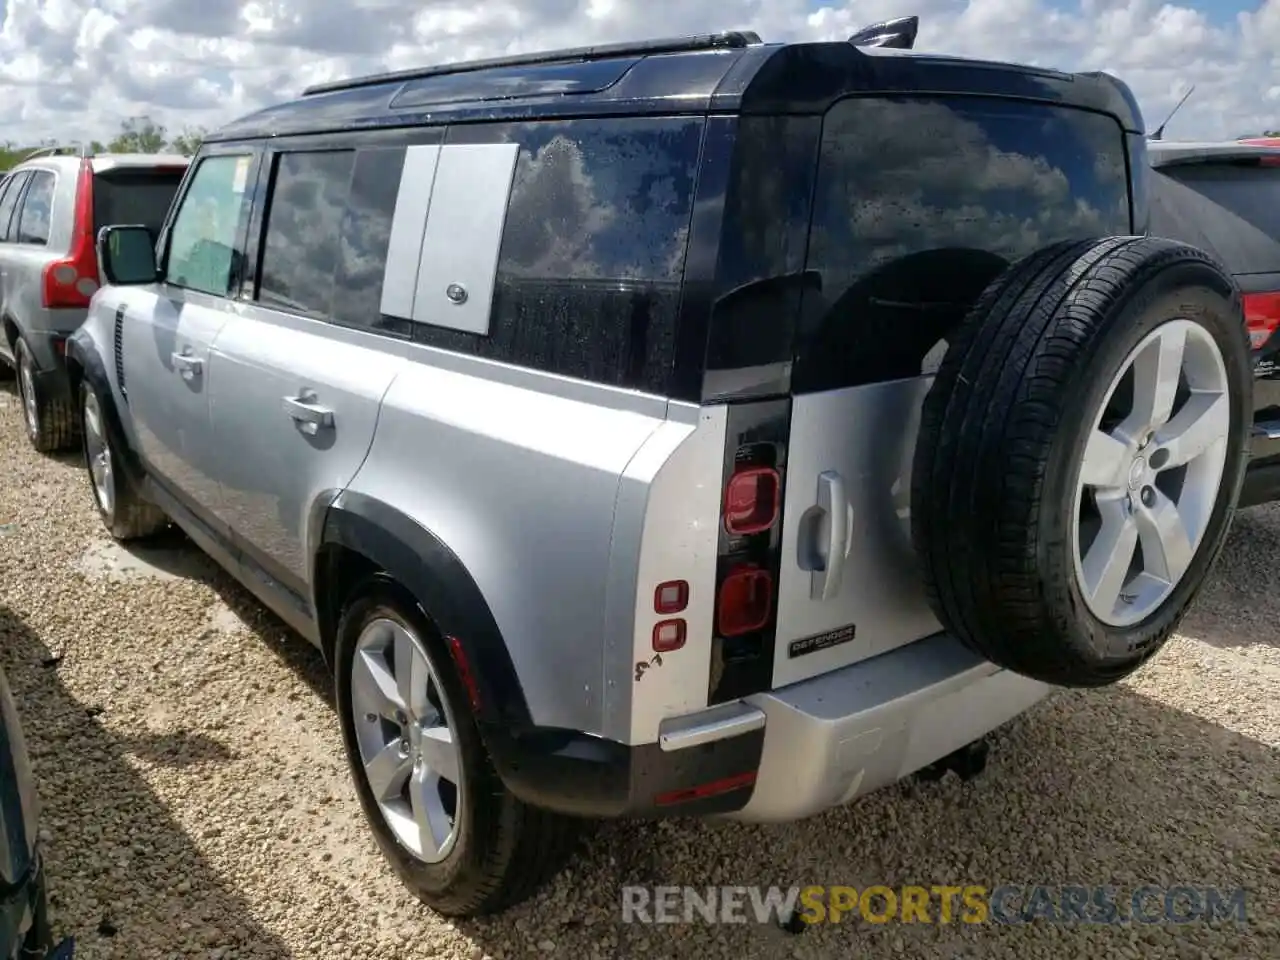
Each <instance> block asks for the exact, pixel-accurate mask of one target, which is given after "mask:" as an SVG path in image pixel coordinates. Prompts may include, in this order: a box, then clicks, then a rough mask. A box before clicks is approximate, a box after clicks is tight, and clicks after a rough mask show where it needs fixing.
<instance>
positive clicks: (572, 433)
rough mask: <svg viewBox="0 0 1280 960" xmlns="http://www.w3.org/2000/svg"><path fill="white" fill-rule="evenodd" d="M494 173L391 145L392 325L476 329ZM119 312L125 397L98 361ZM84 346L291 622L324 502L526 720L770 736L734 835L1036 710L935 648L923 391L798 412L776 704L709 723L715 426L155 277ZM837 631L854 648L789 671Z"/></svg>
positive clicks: (695, 416)
mask: <svg viewBox="0 0 1280 960" xmlns="http://www.w3.org/2000/svg"><path fill="white" fill-rule="evenodd" d="M515 159H516V148H515V146H514V145H511V144H491V145H490V144H486V145H483V146H475V145H460V146H444V147H412V148H410V149H409V151H408V154H407V159H406V163H405V166H404V170H403V173H402V177H401V181H400V186H399V193H398V195H397V197H398V199H397V203H396V209H395V217H394V219H393V223H392V228H391V235H392V237H393V242H394V244H395V247H394V249H393V250H392V253H391V255H390V256H388V258H387V267H386V269H385V272H384V275H383V281H384V283H383V290H382V300H381V305H382V310H383V312H384V313H386V314H388V315H390V316H394V317H400V318H403V319H404V320H405V321H416V322H430V323H432V324H435V325H443V326H450V327H452V328H454V329H455V330H457V331H461V332H464V333H471V334H475V333H481V334H483V333H484V332H486V331H487V330H488V329H489V324H490V313H491V302H492V299H493V296H494V288H495V283H496V281H495V275H496V270H497V260H498V239H499V237H500V236H501V233H502V223H503V221H502V217H503V215H504V214H503V211H505V210H506V207H507V198H508V196H509V194H510V191H511V190H512V170H513V169H514V166H515ZM460 198H461V200H464V201H465V203H463V202H460ZM455 287H457V288H461V289H462V290H463V292H464V295H463V296H461V297H457V296H455V295H454V294H456V292H457V291H456V290H455V289H454V288H455ZM451 290H452V291H453V293H451V292H450V291H451ZM121 306H123V307H125V309H126V320H125V321H124V337H123V348H124V357H123V363H124V369H125V372H126V378H127V384H128V401H127V403H126V402H125V399H124V397H123V395H122V394H121V393H120V390H119V383H118V382H117V381H116V378H115V372H114V370H115V367H114V362H113V361H112V359H111V358H112V357H113V349H114V347H113V323H114V317H115V313H116V310H117V308H119V307H121ZM87 332H88V336H89V337H90V338H91V339H92V341H93V343H94V344H95V347H96V349H97V350H98V351H99V352H100V355H101V357H102V358H103V360H104V364H103V365H104V367H105V368H106V369H107V370H108V371H110V377H111V381H112V384H113V387H114V392H115V398H114V399H115V404H116V408H117V410H118V411H119V413H120V417H121V420H122V422H123V426H124V431H125V434H126V436H127V437H128V438H129V440H130V442H131V443H133V444H134V445H135V448H136V450H137V452H138V454H139V456H140V458H141V460H142V462H143V465H144V466H145V468H146V469H147V470H148V471H150V472H152V473H153V474H154V475H155V476H156V477H158V478H159V479H160V480H162V481H163V482H164V483H166V484H168V485H169V486H171V487H172V488H173V491H174V493H175V494H176V495H178V496H180V497H181V498H182V499H183V500H185V501H187V502H189V503H190V504H192V505H193V506H194V507H195V508H198V509H199V511H200V512H201V513H203V514H205V515H207V517H208V518H209V519H210V520H211V526H212V529H214V531H215V532H216V533H219V534H225V535H226V536H227V537H228V538H229V540H230V541H232V542H234V543H236V544H238V545H240V546H241V547H242V548H243V549H244V551H245V553H246V554H247V555H251V556H254V557H256V558H258V559H259V560H260V561H262V562H263V563H264V565H265V566H266V569H267V570H268V572H269V573H270V572H271V571H273V570H274V571H275V574H278V575H280V576H281V577H282V578H284V579H285V580H288V581H292V582H294V583H295V585H296V586H297V588H298V589H299V590H300V591H301V592H302V593H303V594H305V601H306V603H307V604H310V605H312V606H313V607H315V606H318V602H319V600H320V598H318V597H317V596H316V595H315V594H316V574H315V571H314V560H315V556H316V553H317V550H318V548H319V543H318V537H319V536H320V533H321V526H322V523H321V522H318V520H317V518H323V515H324V508H325V507H326V506H327V505H328V504H329V503H331V502H333V500H334V498H335V497H338V496H339V494H340V493H342V492H344V491H345V492H347V493H350V494H360V495H362V496H363V497H366V498H370V499H372V500H374V501H379V502H381V503H384V504H387V505H389V506H391V507H394V508H395V509H396V510H397V511H399V512H400V513H402V514H404V515H405V516H406V517H408V518H409V519H410V520H411V521H412V522H413V523H416V524H417V525H419V526H421V527H422V528H423V529H425V530H426V531H429V532H430V533H431V534H433V535H434V536H435V537H436V538H438V539H439V540H440V541H441V542H442V543H443V544H445V545H446V546H447V548H448V550H449V551H450V552H451V553H452V554H453V555H454V556H455V557H456V558H457V560H458V562H459V563H460V564H461V566H462V567H464V568H465V570H466V572H467V573H468V574H469V576H470V578H471V579H472V580H474V583H475V584H476V586H477V587H478V588H479V591H480V593H481V594H482V595H483V598H484V601H485V603H486V604H487V606H488V608H489V610H490V611H491V612H492V615H493V618H494V620H495V621H496V625H497V627H498V630H499V632H500V634H501V637H502V640H503V641H504V642H505V645H506V648H507V650H508V652H509V654H510V658H511V661H512V663H513V665H514V668H515V671H516V674H517V676H518V680H519V683H520V686H521V688H522V690H523V692H524V695H525V698H526V700H527V703H528V707H529V711H530V714H531V718H532V720H533V722H534V723H535V724H537V725H540V726H545V727H560V728H568V729H571V730H576V731H582V732H585V733H588V734H593V735H597V736H600V737H605V738H609V739H611V740H616V741H618V742H621V743H624V744H632V745H639V744H653V743H660V744H661V745H662V749H663V750H664V751H665V752H667V753H673V752H678V751H680V750H682V749H689V748H692V747H698V746H703V745H705V744H708V743H712V742H714V741H715V740H717V739H723V738H726V737H731V736H734V735H736V734H739V733H742V732H744V731H751V730H756V729H758V728H759V726H760V725H761V724H763V725H764V727H765V731H766V734H765V752H764V759H763V765H762V767H761V770H760V778H759V781H758V785H757V787H756V790H755V796H754V798H753V800H752V801H751V803H750V805H749V806H748V807H747V808H746V810H744V811H743V812H742V814H741V816H742V817H743V818H746V819H762V820H770V819H788V818H793V817H798V816H805V815H807V814H809V813H813V812H817V811H818V810H820V809H822V808H823V807H825V806H830V805H833V804H837V803H842V802H846V801H847V800H849V799H851V798H852V797H853V796H856V795H857V794H858V793H860V792H865V790H868V789H871V788H873V787H874V786H879V785H882V784H884V783H888V782H890V781H891V780H893V779H895V778H896V777H898V776H901V775H903V774H905V773H908V772H910V771H911V770H913V769H918V768H919V767H921V766H924V765H925V764H927V763H929V762H931V761H932V760H935V759H937V758H938V757H940V756H942V755H943V754H945V753H947V752H950V751H951V750H953V749H955V748H956V747H958V746H961V745H963V743H965V742H968V741H969V740H972V739H974V738H976V737H978V736H981V735H982V734H984V733H986V732H987V731H989V730H990V729H992V728H993V727H995V726H997V725H999V724H1000V723H1003V722H1004V721H1006V720H1008V719H1009V718H1010V717H1012V716H1014V715H1016V714H1017V713H1018V712H1021V711H1022V710H1024V709H1026V708H1027V707H1028V706H1029V705H1030V704H1031V703H1033V702H1035V700H1037V699H1039V697H1041V696H1043V694H1044V693H1045V691H1046V688H1044V687H1043V686H1042V685H1040V684H1036V683H1033V682H1032V681H1027V680H1024V679H1023V678H1020V677H1014V676H1012V675H1010V674H1007V673H1004V672H1002V671H998V670H997V668H995V667H994V666H993V665H991V664H989V663H986V662H985V661H982V660H981V659H980V658H977V657H975V656H974V655H972V654H970V653H968V652H967V651H965V650H964V649H963V648H961V647H959V645H958V644H956V643H955V642H954V641H952V640H950V639H949V638H947V637H945V636H934V635H935V634H937V633H938V631H939V629H940V628H939V625H938V623H937V621H936V620H935V619H934V618H933V615H932V614H931V612H930V611H929V608H928V605H927V604H926V603H925V600H924V596H923V591H922V589H921V585H920V582H919V579H918V576H917V574H916V572H915V566H914V560H913V557H912V555H911V547H910V540H909V521H910V514H909V511H908V502H909V490H910V463H911V453H912V450H913V447H914V442H915V435H916V431H917V429H918V421H919V412H920V404H921V401H922V398H923V396H924V392H925V390H926V389H927V387H928V383H929V381H928V379H927V378H923V377H922V378H917V379H911V380H903V381H896V382H893V383H886V384H881V385H876V386H869V387H859V388H854V389H849V390H841V391H833V392H830V393H823V394H814V395H807V396H798V397H796V398H794V401H793V413H792V424H791V438H790V442H789V451H788V467H787V478H786V491H785V494H786V496H785V508H784V521H783V522H784V527H783V533H782V550H783V557H782V569H781V575H780V582H779V594H778V597H777V602H778V613H779V616H778V633H777V643H776V647H775V651H776V652H775V661H774V672H773V690H772V692H770V693H762V694H757V695H753V696H750V697H746V698H745V699H744V700H742V701H736V702H732V703H729V704H725V705H721V706H718V707H715V708H711V709H709V708H708V699H709V693H708V690H709V686H710V682H709V681H710V671H711V656H710V652H711V649H712V634H713V629H714V626H713V619H714V611H715V596H714V594H715V589H716V567H717V548H718V540H719V530H720V524H721V517H720V503H721V495H722V490H721V480H722V469H723V464H724V456H725V445H726V442H727V421H728V408H727V407H726V406H724V405H722V404H709V405H705V406H702V407H699V406H698V405H696V404H686V403H677V402H672V401H669V400H667V399H666V398H663V397H659V396H653V395H649V394H645V393H640V392H636V391H632V390H624V389H618V388H615V387H608V386H602V385H598V384H593V383H589V382H585V381H581V380H575V379H570V378H566V377H562V376H556V375H552V374H547V373H541V372H537V371H533V370H529V369H525V368H521V367H516V366H511V365H507V364H503V363H496V362H492V361H489V360H484V359H481V358H478V357H474V356H467V355H464V354H462V353H460V352H453V351H446V350H442V349H436V348H433V347H428V346H425V345H422V344H419V343H415V342H412V340H410V339H407V338H396V337H392V336H387V335H383V334H381V333H376V332H373V331H370V330H364V329H355V328H352V327H346V326H340V325H337V324H334V323H327V322H323V321H319V320H313V319H308V318H305V317H302V316H298V315H294V314H291V313H287V312H284V311H281V310H277V309H274V308H272V309H269V308H266V307H263V306H260V305H257V304H249V303H247V302H246V301H243V300H232V299H226V298H217V297H212V296H207V295H203V294H190V293H187V294H183V293H181V292H180V291H175V289H174V288H171V287H167V286H166V285H164V284H156V285H149V286H145V287H135V288H122V289H117V288H107V289H104V290H103V291H101V292H100V293H99V294H98V295H97V296H96V297H95V299H94V304H93V307H92V308H91V316H90V319H89V320H88V322H87ZM183 355H186V356H187V357H189V358H190V360H191V361H198V366H199V373H198V375H192V372H191V369H190V366H191V363H190V362H187V363H185V364H182V363H179V362H178V361H176V360H175V357H180V356H183ZM833 523H835V524H836V525H837V527H838V528H839V529H836V530H835V532H834V533H833ZM188 533H191V534H192V535H193V537H195V538H196V539H197V541H198V542H201V543H202V545H207V544H208V539H207V537H206V536H205V534H203V533H201V532H200V531H198V530H197V529H195V528H192V529H188ZM836 534H839V535H836ZM833 544H834V546H832V545H833ZM833 549H834V550H835V551H836V553H834V554H833V553H832V552H831V551H832V550H833ZM837 555H838V559H839V560H841V561H843V563H842V564H840V563H837V564H835V565H836V566H841V567H842V569H840V570H839V571H838V576H837V575H836V574H835V572H834V571H833V570H832V566H833V564H832V560H833V558H836V557H837ZM233 572H235V573H237V575H238V576H241V578H242V579H245V577H246V574H245V573H244V571H233ZM273 575H274V574H273ZM670 580H684V581H686V582H687V583H688V585H689V604H688V607H687V608H686V610H685V611H683V612H682V614H681V616H682V617H683V618H684V619H685V621H686V622H687V625H688V640H687V643H686V644H685V646H684V647H683V648H682V649H680V650H677V651H675V652H672V653H670V654H664V655H662V657H661V659H660V662H659V661H658V660H657V659H655V658H654V657H653V650H652V631H653V628H654V625H655V623H656V622H657V621H658V620H659V619H661V618H660V617H658V616H657V615H656V614H655V613H654V612H653V610H654V607H653V598H654V591H655V589H656V587H657V586H658V585H659V584H661V583H663V582H666V581H670ZM246 582H248V581H247V580H246ZM251 589H252V587H251ZM256 592H259V596H263V597H264V598H265V597H266V594H264V593H262V592H261V591H256ZM276 612H277V613H278V614H280V615H281V616H282V617H284V618H285V619H286V620H289V621H290V622H292V623H295V624H296V623H297V622H298V611H297V610H288V609H284V608H283V607H280V606H277V609H276ZM850 625H854V626H856V630H857V632H856V636H854V637H853V639H851V640H850V642H847V643H842V644H839V645H836V646H832V647H830V648H828V649H825V650H822V651H820V652H817V653H811V654H807V655H804V656H798V657H797V656H792V655H791V653H790V651H789V644H790V641H793V640H797V639H803V638H806V637H811V636H814V635H815V634H822V633H825V632H829V631H832V630H839V629H841V628H845V627H848V626H850ZM304 632H307V631H304ZM308 635H309V636H310V638H311V639H312V640H313V641H316V640H317V637H316V635H315V632H314V631H312V632H311V633H309V634H308ZM922 638H929V639H922ZM642 667H643V669H641V668H642Z"/></svg>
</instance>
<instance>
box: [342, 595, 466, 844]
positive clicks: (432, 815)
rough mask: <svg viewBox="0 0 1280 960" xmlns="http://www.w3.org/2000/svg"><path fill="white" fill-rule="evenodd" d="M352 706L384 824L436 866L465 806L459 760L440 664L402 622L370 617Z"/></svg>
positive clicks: (360, 644) (355, 670) (359, 643)
mask: <svg viewBox="0 0 1280 960" xmlns="http://www.w3.org/2000/svg"><path fill="white" fill-rule="evenodd" d="M351 709H352V712H353V714H354V716H353V718H352V719H353V721H354V726H355V732H356V742H357V745H358V747H359V751H360V760H361V762H362V763H363V764H364V773H365V777H366V778H367V781H368V784H369V789H370V791H371V792H372V794H373V797H374V799H375V801H376V802H377V805H378V810H379V812H380V813H381V814H382V817H383V819H384V821H385V822H386V825H387V826H388V827H389V828H390V830H391V832H392V833H393V834H394V835H395V837H396V839H397V840H398V841H399V842H400V844H401V845H402V846H404V848H405V849H406V850H408V851H409V853H410V854H412V855H413V856H414V857H415V858H416V859H418V860H421V861H423V862H424V863H439V862H440V861H442V860H444V859H445V858H446V857H448V856H449V854H450V852H451V851H452V850H453V846H454V844H455V843H456V841H457V837H458V830H459V826H460V822H459V821H460V818H461V816H462V811H463V810H464V809H465V804H464V802H463V800H464V798H463V795H462V792H463V790H464V789H465V787H464V784H463V778H462V774H461V768H462V762H461V757H460V754H459V751H458V748H457V745H456V744H455V743H454V740H453V734H452V729H453V727H454V722H453V716H452V713H451V708H450V706H449V704H448V702H447V700H446V699H445V698H444V696H443V695H442V691H441V686H440V680H439V677H438V674H437V671H436V668H435V667H434V665H433V664H432V662H431V658H430V657H429V656H428V654H427V651H426V649H425V648H424V647H423V645H422V643H421V641H420V640H419V639H418V638H417V637H415V636H414V635H413V634H412V633H410V632H409V631H408V630H407V629H406V628H405V626H404V625H403V624H400V623H397V622H396V621H394V620H390V619H376V620H372V621H370V622H369V623H368V624H367V625H366V626H365V627H364V630H363V631H362V632H361V634H360V636H359V638H358V639H357V640H356V650H355V656H354V658H353V659H352V663H351Z"/></svg>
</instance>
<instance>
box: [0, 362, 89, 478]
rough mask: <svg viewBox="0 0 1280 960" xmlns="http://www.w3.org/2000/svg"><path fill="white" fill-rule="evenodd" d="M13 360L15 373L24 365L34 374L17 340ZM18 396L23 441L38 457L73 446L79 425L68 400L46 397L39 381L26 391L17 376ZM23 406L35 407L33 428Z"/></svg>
mask: <svg viewBox="0 0 1280 960" xmlns="http://www.w3.org/2000/svg"><path fill="white" fill-rule="evenodd" d="M13 357H14V361H15V362H16V363H17V365H18V370H19V371H21V370H22V368H23V366H24V365H25V366H28V367H29V368H30V369H31V370H32V371H34V370H35V360H34V359H33V358H32V356H31V350H30V348H29V347H28V346H27V344H26V341H24V340H23V339H22V338H21V337H19V338H18V342H17V344H16V345H15V347H14V350H13ZM28 389H30V390H32V392H33V394H34V396H32V397H28V396H27V391H28ZM18 395H19V397H20V398H21V400H22V402H23V417H22V423H23V426H24V427H25V428H26V431H27V439H28V440H30V441H31V445H32V446H33V447H35V448H36V450H38V451H39V452H40V453H57V452H59V451H62V450H69V449H71V448H72V447H74V446H75V442H76V434H77V431H78V428H79V422H80V421H79V418H78V417H77V416H76V411H75V408H74V407H73V405H72V401H71V398H70V397H68V396H59V395H47V394H46V393H45V392H44V391H43V390H42V389H41V388H40V384H39V381H35V380H34V379H33V381H32V383H31V385H30V387H29V386H28V383H27V378H26V377H23V376H21V374H19V376H18ZM27 403H33V404H34V406H35V423H34V424H33V423H31V422H30V420H29V419H28V417H27V415H26V404H27Z"/></svg>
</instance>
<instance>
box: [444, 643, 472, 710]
mask: <svg viewBox="0 0 1280 960" xmlns="http://www.w3.org/2000/svg"><path fill="white" fill-rule="evenodd" d="M445 639H446V640H447V641H448V644H449V653H450V654H451V655H452V656H453V662H454V663H455V664H457V666H458V677H459V679H461V680H462V686H463V687H464V688H466V691H467V699H468V700H470V701H471V709H472V710H479V709H480V688H479V687H478V686H476V678H475V675H474V674H472V672H471V662H470V661H469V660H467V651H465V650H464V649H462V642H461V641H460V640H458V638H457V637H446V638H445Z"/></svg>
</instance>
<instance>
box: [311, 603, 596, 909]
mask: <svg viewBox="0 0 1280 960" xmlns="http://www.w3.org/2000/svg"><path fill="white" fill-rule="evenodd" d="M354 596H355V599H354V600H353V601H352V602H351V603H350V604H348V606H347V608H346V610H345V611H344V613H343V616H342V618H341V621H340V623H339V626H338V637H337V645H336V650H335V657H334V661H335V671H336V677H335V680H336V684H335V686H336V689H337V701H338V715H339V719H340V722H341V724H342V735H343V742H344V744H345V747H346V752H347V760H348V762H349V764H350V766H351V771H352V775H353V777H354V779H355V783H356V790H357V793H358V794H359V797H360V803H361V806H362V808H363V810H364V814H365V817H366V819H367V820H368V822H369V824H370V826H371V828H372V829H373V832H374V836H375V837H376V839H377V841H378V845H379V847H380V848H381V849H382V852H383V854H384V855H385V856H386V857H387V859H388V860H389V861H390V862H391V864H392V866H393V867H394V868H395V870H396V872H397V873H398V874H399V875H400V877H401V879H402V880H403V881H404V882H405V884H406V885H407V886H408V887H409V888H410V889H412V890H413V891H414V892H415V893H416V894H417V895H418V896H419V897H420V898H421V899H422V901H423V902H424V903H426V904H427V905H428V906H430V907H432V908H433V909H435V910H437V911H438V912H440V913H444V914H449V915H456V916H474V915H479V914H484V913H491V912H494V911H497V910H501V909H504V908H506V907H508V906H511V905H513V904H515V903H517V902H519V901H521V900H523V899H525V898H527V897H528V896H530V895H531V894H533V893H534V892H535V891H536V890H537V889H538V888H539V887H540V886H541V885H542V884H543V883H544V882H545V881H546V880H547V879H549V878H550V877H551V876H552V875H554V874H555V873H556V872H557V871H558V870H559V868H560V866H561V865H562V864H563V862H564V860H565V858H566V857H567V855H568V853H569V852H570V850H571V847H572V840H573V823H572V821H570V820H568V819H567V818H564V817H560V816H557V815H555V814H552V813H549V812H546V811H542V810H537V809H535V808H532V807H529V806H527V805H525V804H524V803H522V802H521V801H519V800H517V799H516V798H515V797H513V796H512V795H511V794H510V793H508V792H507V790H506V788H505V787H504V786H503V784H502V781H501V780H500V779H499V777H498V775H497V773H496V772H495V770H494V768H493V765H492V763H491V761H490V760H489V757H488V754H487V752H486V751H485V748H484V745H483V743H482V741H481V738H480V733H479V729H478V728H477V726H476V722H475V719H474V718H473V717H472V715H471V713H470V710H469V708H468V700H467V697H466V693H465V691H464V690H463V688H462V684H461V681H460V680H459V679H458V677H457V673H456V670H455V668H454V666H453V661H452V658H451V657H450V654H449V651H448V649H447V647H446V645H445V642H444V639H443V638H442V637H440V636H439V634H438V633H436V631H434V630H433V629H432V627H431V625H430V623H429V622H428V620H427V619H426V617H425V616H424V615H423V613H422V611H421V610H420V609H419V608H418V607H417V605H416V604H415V603H414V602H413V600H412V598H410V597H409V596H408V595H407V594H406V593H405V591H403V590H401V589H400V588H399V587H398V586H396V585H395V584H393V583H391V582H390V581H387V580H385V579H383V578H380V577H379V578H373V579H371V580H369V581H367V582H366V583H365V584H364V585H362V586H361V587H358V588H357V589H356V591H355V593H354Z"/></svg>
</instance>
